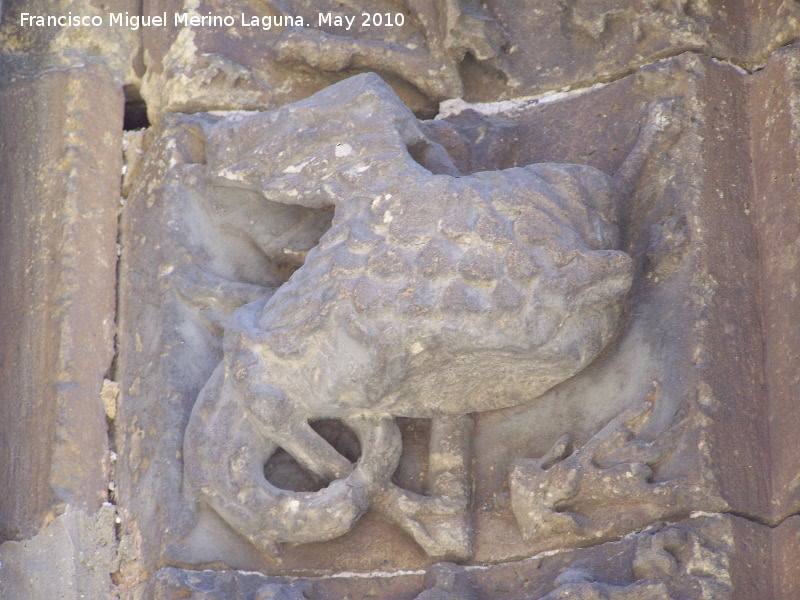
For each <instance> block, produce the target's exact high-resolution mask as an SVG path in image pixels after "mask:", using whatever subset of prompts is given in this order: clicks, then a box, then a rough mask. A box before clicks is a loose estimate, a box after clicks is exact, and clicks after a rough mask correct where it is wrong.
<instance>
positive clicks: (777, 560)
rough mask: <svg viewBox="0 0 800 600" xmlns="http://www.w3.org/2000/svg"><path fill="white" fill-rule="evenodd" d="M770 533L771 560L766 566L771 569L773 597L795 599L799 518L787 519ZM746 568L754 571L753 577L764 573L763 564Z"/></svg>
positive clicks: (799, 578) (799, 573)
mask: <svg viewBox="0 0 800 600" xmlns="http://www.w3.org/2000/svg"><path fill="white" fill-rule="evenodd" d="M771 533H772V535H771V536H770V538H771V540H770V541H771V542H772V547H771V550H772V553H771V556H770V558H771V560H770V562H769V563H766V564H769V566H770V567H771V568H770V569H769V575H771V576H772V578H773V581H774V588H773V597H774V598H780V599H781V600H783V599H784V598H785V599H787V600H788V599H789V598H797V597H798V595H800V516H799V515H795V516H793V517H789V518H788V519H786V520H785V521H784V522H783V523H781V524H780V525H778V526H777V527H776V528H775V529H774V530H772V532H771ZM747 566H748V567H752V568H753V569H754V570H755V573H756V574H755V575H754V576H755V577H757V576H758V573H759V572H760V573H762V574H763V573H765V571H766V569H764V568H763V564H762V566H760V567H758V566H757V565H756V564H755V563H751V564H749V565H747ZM762 576H763V575H762Z"/></svg>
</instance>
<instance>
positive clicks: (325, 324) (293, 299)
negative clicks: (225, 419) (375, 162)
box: [259, 164, 631, 416]
mask: <svg viewBox="0 0 800 600" xmlns="http://www.w3.org/2000/svg"><path fill="white" fill-rule="evenodd" d="M612 194H613V189H612V186H611V182H610V181H609V178H608V177H607V176H606V175H604V174H603V173H601V172H600V171H597V170H596V169H592V168H591V167H582V166H576V165H548V164H542V165H533V166H529V167H525V168H520V169H511V170H507V171H502V172H493V173H480V174H476V175H473V176H468V177H462V178H452V177H449V176H433V175H430V176H429V177H426V178H423V180H422V183H421V184H420V183H419V180H418V182H417V184H416V185H415V186H414V188H413V189H407V190H401V191H398V193H396V194H395V195H391V194H384V195H382V196H378V197H361V198H358V197H357V198H353V199H350V200H348V201H347V202H344V203H341V204H340V205H338V206H337V208H336V217H335V218H334V221H333V225H332V227H331V229H330V230H329V231H328V232H327V233H326V234H325V235H324V236H323V238H322V239H321V240H320V243H319V245H318V246H317V247H316V248H314V249H313V250H312V251H311V252H309V254H308V257H307V259H306V262H305V264H304V265H303V267H301V268H300V269H299V270H298V271H297V272H296V273H295V274H294V275H293V276H292V278H291V279H290V280H289V281H288V282H287V283H286V284H285V285H284V286H283V287H282V288H281V289H280V290H279V291H278V292H277V293H276V294H275V296H273V298H272V299H271V300H270V302H269V303H268V304H267V305H266V307H265V309H264V311H263V313H262V315H261V318H260V321H259V327H260V329H261V330H262V332H263V338H262V340H263V342H264V350H265V351H266V352H270V353H273V354H274V360H275V363H276V367H278V365H280V367H279V368H276V370H275V373H276V377H278V378H280V379H285V381H283V380H282V381H276V382H275V383H277V384H279V385H281V386H283V387H287V386H288V387H289V388H292V387H297V386H301V387H302V388H303V389H302V397H303V401H304V402H306V403H308V404H309V405H313V406H315V407H316V408H317V409H318V410H324V409H325V406H326V405H327V406H328V407H329V408H328V409H329V410H330V411H331V412H334V413H335V412H337V411H339V412H341V411H343V412H345V413H346V412H357V411H360V410H365V409H370V410H377V411H386V412H391V413H392V414H404V415H412V416H428V414H420V411H421V409H420V408H419V406H418V405H419V404H420V402H418V401H416V400H415V398H417V397H418V396H419V395H420V394H424V395H425V396H426V398H425V400H424V402H423V403H424V404H426V407H427V408H426V411H427V413H430V412H431V411H433V412H455V413H464V412H473V411H476V410H486V409H489V408H498V407H501V406H509V405H513V404H517V403H519V402H523V401H525V400H526V399H530V398H532V397H535V396H537V395H539V394H541V393H543V392H544V391H546V389H549V388H550V387H552V386H553V385H555V384H556V383H558V382H560V381H562V380H563V379H566V378H567V377H569V376H571V375H572V374H574V373H576V372H577V371H579V370H580V369H581V368H582V367H583V366H585V365H586V364H588V363H589V362H590V361H591V360H592V359H593V358H594V357H595V356H596V354H597V353H598V352H599V351H600V350H601V349H602V348H603V347H604V346H605V345H606V343H607V342H608V341H609V339H610V337H611V336H612V334H613V332H614V330H615V327H616V324H617V320H618V317H619V312H620V304H621V303H620V298H621V296H623V295H624V294H625V293H626V292H627V290H628V288H629V287H630V282H631V263H630V259H629V257H628V256H627V255H626V254H624V253H622V252H618V251H614V250H613V249H614V248H616V247H617V245H618V243H619V239H618V233H617V227H616V224H615V217H616V215H615V214H614V199H613V197H612ZM312 373H315V374H312ZM298 379H304V380H305V381H304V383H302V384H301V383H298ZM312 380H313V385H310V384H309V381H312ZM475 380H478V381H481V386H480V390H481V391H478V389H479V388H475V389H474V390H473V389H472V388H473V386H474V381H475ZM487 384H488V388H487ZM487 389H489V390H490V391H489V392H488V393H487V392H486V390H487ZM298 391H299V390H298ZM431 395H435V396H436V397H433V398H432V397H431ZM437 398H438V401H437Z"/></svg>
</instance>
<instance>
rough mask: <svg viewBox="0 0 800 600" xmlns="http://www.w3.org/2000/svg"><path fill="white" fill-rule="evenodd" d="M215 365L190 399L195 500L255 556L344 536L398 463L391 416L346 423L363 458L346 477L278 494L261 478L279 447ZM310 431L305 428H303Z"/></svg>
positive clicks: (187, 453) (187, 472)
mask: <svg viewBox="0 0 800 600" xmlns="http://www.w3.org/2000/svg"><path fill="white" fill-rule="evenodd" d="M224 364H225V362H224V361H223V363H222V364H220V366H219V367H217V370H216V371H215V372H214V374H213V375H212V377H211V379H210V380H209V382H208V383H207V384H206V386H205V387H204V388H203V391H202V392H201V393H200V396H199V397H198V399H197V402H196V404H195V407H194V409H193V411H192V415H191V418H190V421H189V424H188V426H187V429H186V435H185V438H184V476H185V483H186V484H187V487H188V490H189V491H190V492H191V493H193V494H194V496H195V498H196V500H197V501H198V502H200V503H204V504H206V505H207V506H209V507H210V508H212V509H213V510H214V511H216V512H217V513H218V514H219V515H220V516H221V517H222V518H223V519H224V520H225V521H226V522H227V523H228V524H229V525H230V526H231V527H232V528H233V529H234V530H235V531H237V532H238V533H240V534H241V535H242V536H244V537H245V538H247V539H248V540H249V541H250V542H251V543H252V544H253V545H255V546H256V547H258V548H259V549H262V550H265V551H267V552H269V553H271V554H277V553H278V544H279V543H281V542H316V541H324V540H329V539H332V538H335V537H338V536H340V535H342V534H344V533H346V532H347V531H349V530H350V529H351V528H352V526H353V525H354V523H355V522H356V521H357V520H358V518H359V517H360V516H361V515H362V514H363V513H364V512H365V511H366V510H367V508H368V507H369V504H370V497H371V495H372V494H373V493H375V488H376V486H378V485H380V484H379V482H381V481H382V480H383V479H386V478H387V477H391V474H392V473H393V472H394V469H395V468H396V466H397V462H398V461H399V458H400V448H401V440H400V433H399V431H398V429H397V426H396V425H395V423H394V420H393V419H392V418H390V417H359V418H354V419H348V420H347V424H348V425H349V426H350V427H351V428H352V429H353V430H354V432H355V433H356V435H357V436H358V438H359V440H360V442H361V448H362V456H361V458H360V459H359V460H358V462H357V463H356V465H355V466H354V467H352V470H351V472H350V473H349V474H348V475H346V476H345V477H343V478H341V479H336V480H334V481H333V482H332V483H331V484H330V485H328V486H327V487H325V488H323V489H321V490H319V491H317V492H294V491H290V490H284V489H280V488H278V487H276V486H274V485H273V484H271V483H270V482H269V481H267V479H266V478H265V476H264V465H265V464H266V462H267V461H268V460H269V458H270V457H271V456H272V454H273V453H274V452H275V451H276V450H277V448H278V444H277V443H276V442H275V441H273V440H270V439H268V438H266V437H265V436H264V435H263V433H262V432H261V431H259V429H260V428H259V427H258V425H257V422H256V421H255V419H254V417H253V416H252V415H250V414H249V413H248V412H247V411H245V410H243V407H242V406H241V405H240V404H239V403H238V402H236V393H235V391H234V390H233V389H232V387H231V386H230V384H229V382H226V377H225V373H224ZM309 429H310V428H309Z"/></svg>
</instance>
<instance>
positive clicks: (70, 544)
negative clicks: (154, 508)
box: [0, 504, 117, 600]
mask: <svg viewBox="0 0 800 600" xmlns="http://www.w3.org/2000/svg"><path fill="white" fill-rule="evenodd" d="M115 518H116V512H115V510H114V507H113V506H111V505H110V504H105V505H103V507H101V509H100V510H99V511H98V512H97V513H95V514H93V515H90V514H87V513H86V512H85V511H83V510H67V512H66V513H63V514H61V515H59V516H57V517H56V518H55V519H54V520H53V521H52V522H51V523H50V524H49V525H48V526H47V527H46V528H44V529H43V530H42V531H41V532H40V533H38V534H37V535H35V536H33V537H32V538H31V539H28V540H25V541H24V542H5V543H4V544H0V598H3V599H4V600H32V599H37V600H38V599H40V598H41V599H44V598H59V599H61V598H63V599H64V600H72V599H73V598H111V597H112V596H113V585H112V581H111V573H113V572H114V571H116V569H117V547H116V536H115V532H114V527H115V525H114V520H115Z"/></svg>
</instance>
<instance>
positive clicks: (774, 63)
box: [746, 45, 800, 522]
mask: <svg viewBox="0 0 800 600" xmlns="http://www.w3.org/2000/svg"><path fill="white" fill-rule="evenodd" d="M799 59H800V48H798V47H797V46H796V45H795V46H790V47H787V48H784V49H783V50H781V51H780V52H777V53H776V54H775V56H773V57H772V59H770V61H769V63H768V65H767V67H766V68H765V69H764V70H763V71H760V72H758V73H756V74H754V75H753V76H752V80H751V88H750V114H751V121H750V135H751V138H752V144H753V179H754V193H753V196H752V200H751V201H748V204H747V205H746V209H747V210H748V211H751V212H752V214H753V218H754V219H755V220H756V223H757V224H758V231H759V236H758V240H757V244H758V251H759V258H760V269H761V278H760V298H759V303H760V305H761V310H762V313H763V324H764V325H763V327H764V352H765V361H766V373H767V379H766V380H765V381H764V382H763V386H764V390H765V394H766V396H767V402H766V404H765V406H764V413H765V414H766V415H768V418H769V430H770V456H771V471H772V493H771V496H772V497H771V505H770V509H769V511H768V513H766V514H765V515H764V516H765V517H768V518H769V519H770V521H772V522H779V521H781V520H783V519H784V518H786V517H787V516H788V515H791V514H797V513H798V512H799V511H800V438H798V435H797V432H798V431H800V411H798V410H797V402H796V400H795V399H796V398H797V395H798V393H800V371H798V368H799V367H798V364H797V361H798V358H797V357H798V353H800V330H798V328H797V326H796V324H797V283H796V281H797V277H798V269H800V266H799V265H798V261H797V256H798V253H797V248H798V244H800V214H798V206H797V202H796V201H795V200H796V198H797V193H798V185H800V184H799V183H798V177H800V171H799V169H800V145H798V137H797V133H796V131H797V126H798V114H797V109H796V107H797V102H798V99H799V98H800V87H798V84H797V79H796V76H795V73H796V72H797V69H798V67H800V62H799Z"/></svg>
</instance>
